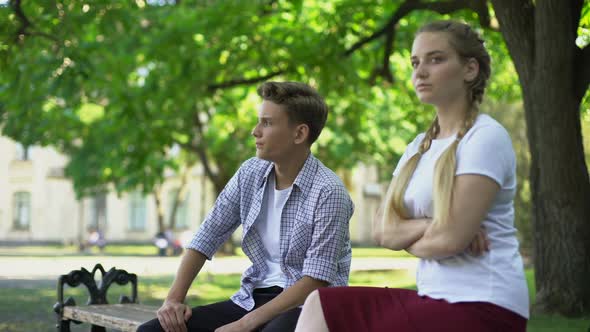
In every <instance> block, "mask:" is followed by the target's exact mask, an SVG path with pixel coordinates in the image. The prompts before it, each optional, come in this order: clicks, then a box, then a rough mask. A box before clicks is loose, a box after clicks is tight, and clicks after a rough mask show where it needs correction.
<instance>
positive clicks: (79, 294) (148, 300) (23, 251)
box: [0, 245, 590, 332]
mask: <svg viewBox="0 0 590 332" xmlns="http://www.w3.org/2000/svg"><path fill="white" fill-rule="evenodd" d="M93 254H99V252H98V250H96V249H93V251H91V252H90V253H86V254H83V255H93ZM103 254H105V255H114V256H154V255H155V254H156V252H155V247H154V246H152V245H108V246H107V247H106V249H105V252H104V253H103ZM78 255H80V253H78V252H77V248H76V247H74V246H30V247H17V248H9V247H0V256H39V257H44V256H47V259H52V258H51V257H49V256H53V257H55V256H78ZM238 255H242V256H243V253H241V252H240V253H238ZM352 255H353V257H354V258H361V257H379V258H387V257H397V258H405V257H411V256H409V255H408V254H407V253H405V252H394V251H391V250H387V249H382V248H353V251H352ZM130 259H133V258H132V257H130ZM526 277H527V281H528V285H529V292H530V294H529V295H530V298H531V303H534V298H535V285H534V273H533V271H532V270H530V269H529V270H527V271H526ZM239 278H240V276H239V275H211V274H203V275H200V276H199V277H198V278H197V280H196V281H195V283H194V284H193V287H192V288H191V290H190V292H189V295H188V298H187V299H188V301H189V303H190V304H191V305H193V306H195V305H200V304H205V303H211V302H216V301H222V300H225V299H227V298H229V296H230V295H231V294H233V293H234V292H235V291H236V290H237V289H238V287H239ZM171 283H172V277H171V276H170V277H152V278H148V277H141V276H140V281H139V299H140V301H141V302H142V303H144V304H151V305H159V304H161V302H162V299H163V298H164V297H165V296H166V294H167V292H168V289H169V287H170V284H171ZM55 285H56V281H55V280H18V281H11V280H2V279H0V294H2V295H1V296H0V332H1V331H11V332H24V331H40V332H43V331H55V327H54V324H55V314H54V313H53V311H52V309H51V308H52V306H53V304H54V303H55V302H56V287H55ZM350 285H351V286H374V287H385V286H387V287H400V288H410V289H415V283H414V274H413V273H411V272H408V271H404V270H395V271H364V272H354V273H352V274H351V277H350ZM128 293H129V290H128V289H127V288H126V287H124V286H113V287H111V289H110V290H109V302H111V303H116V302H117V301H118V297H119V295H121V294H128ZM66 295H68V296H69V295H71V296H74V298H75V300H76V303H85V302H86V300H87V295H86V293H85V291H83V290H82V289H79V288H74V289H68V290H66ZM589 329H590V317H587V318H582V319H568V318H564V317H561V316H549V315H535V314H533V316H532V317H531V320H530V321H529V323H528V331H529V332H553V331H555V332H558V331H559V332H562V331H563V332H574V331H575V332H587V331H589ZM72 330H73V331H87V330H88V326H87V325H85V324H82V325H72Z"/></svg>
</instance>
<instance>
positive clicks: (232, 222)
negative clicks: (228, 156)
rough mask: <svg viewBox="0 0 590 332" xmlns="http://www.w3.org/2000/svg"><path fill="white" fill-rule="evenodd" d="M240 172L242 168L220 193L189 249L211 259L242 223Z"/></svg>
mask: <svg viewBox="0 0 590 332" xmlns="http://www.w3.org/2000/svg"><path fill="white" fill-rule="evenodd" d="M240 172H241V168H240V169H239V170H238V171H237V172H236V174H234V176H233V177H232V178H231V180H230V181H229V182H228V183H227V185H226V186H225V188H224V189H223V191H222V192H221V194H219V196H218V197H217V200H216V201H215V205H214V207H213V209H212V210H211V212H209V214H208V215H207V217H206V218H205V220H204V221H203V224H202V225H201V227H200V228H199V230H198V231H197V233H196V234H195V236H194V237H193V239H192V240H191V242H190V244H189V245H188V246H187V249H194V250H197V251H199V252H201V253H203V254H204V255H205V256H207V258H208V259H211V258H212V257H213V255H214V254H215V252H217V250H218V249H219V247H220V246H221V245H222V244H223V243H224V242H225V241H227V239H229V237H230V236H231V234H232V233H233V232H234V231H235V230H236V228H237V227H238V226H239V225H240Z"/></svg>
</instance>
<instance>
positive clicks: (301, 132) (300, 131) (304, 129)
mask: <svg viewBox="0 0 590 332" xmlns="http://www.w3.org/2000/svg"><path fill="white" fill-rule="evenodd" d="M308 136H309V126H307V125H306V124H305V123H302V124H299V125H297V127H295V144H301V143H304V142H305V141H307V137H308Z"/></svg>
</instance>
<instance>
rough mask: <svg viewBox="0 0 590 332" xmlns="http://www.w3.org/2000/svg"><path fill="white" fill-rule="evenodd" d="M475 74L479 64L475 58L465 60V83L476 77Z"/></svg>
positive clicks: (477, 72)
mask: <svg viewBox="0 0 590 332" xmlns="http://www.w3.org/2000/svg"><path fill="white" fill-rule="evenodd" d="M477 74H479V62H477V60H475V58H469V59H467V63H466V64H465V75H464V80H465V82H471V81H473V80H474V79H475V78H476V77H477Z"/></svg>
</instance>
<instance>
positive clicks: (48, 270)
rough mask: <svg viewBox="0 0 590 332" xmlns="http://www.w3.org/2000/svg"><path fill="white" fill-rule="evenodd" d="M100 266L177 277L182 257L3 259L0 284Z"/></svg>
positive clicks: (384, 263) (241, 260) (227, 260)
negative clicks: (1, 282) (5, 281)
mask: <svg viewBox="0 0 590 332" xmlns="http://www.w3.org/2000/svg"><path fill="white" fill-rule="evenodd" d="M417 262H418V261H417V260H416V259H412V258H353V260H352V266H351V269H352V271H366V270H390V269H415V268H416V265H417ZM96 263H101V264H102V266H103V267H104V268H105V269H106V270H108V269H110V268H111V267H116V268H118V269H124V270H127V271H128V272H133V273H136V274H137V275H138V276H165V275H168V276H170V275H173V274H175V273H176V269H177V268H178V264H180V257H133V256H125V257H113V256H74V257H55V258H51V257H42V258H37V257H14V256H11V257H0V266H1V267H2V268H1V269H0V280H6V279H31V280H35V279H52V280H57V277H58V276H59V275H61V274H65V273H67V272H69V271H71V270H78V269H80V268H81V267H84V268H86V269H88V270H90V269H92V268H93V267H94V265H95V264H96ZM248 266H250V261H249V260H248V259H247V258H245V257H222V258H214V259H213V260H212V261H211V262H207V263H206V264H205V266H204V268H203V271H204V272H210V273H213V274H234V273H242V272H243V271H244V270H246V268H248Z"/></svg>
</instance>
